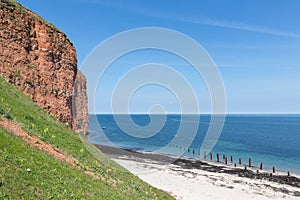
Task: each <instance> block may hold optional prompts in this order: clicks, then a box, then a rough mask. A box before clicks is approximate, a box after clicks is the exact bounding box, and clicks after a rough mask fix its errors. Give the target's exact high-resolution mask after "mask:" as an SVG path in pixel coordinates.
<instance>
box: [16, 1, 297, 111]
mask: <svg viewBox="0 0 300 200" xmlns="http://www.w3.org/2000/svg"><path fill="white" fill-rule="evenodd" d="M18 2H20V3H22V4H23V5H24V6H26V7H27V8H29V9H31V10H33V11H34V12H36V13H38V14H39V15H41V16H42V17H43V18H45V19H46V20H48V21H50V22H52V23H53V24H55V25H56V26H57V27H58V28H60V29H61V30H62V31H63V32H65V33H66V35H67V36H68V37H69V38H70V40H71V41H72V42H73V44H74V45H75V47H76V49H77V54H78V64H79V68H80V66H81V64H82V62H83V61H84V59H85V57H86V56H87V55H88V54H89V52H90V51H91V50H92V49H93V48H95V46H96V45H98V44H99V43H101V42H103V41H104V40H106V39H107V38H109V37H111V36H112V35H114V34H117V33H120V32H122V31H126V30H129V29H133V28H140V27H163V28H168V29H173V30H176V31H179V32H181V33H183V34H186V35H187V36H189V37H191V38H193V39H194V40H196V41H197V42H198V43H199V44H201V45H202V46H203V47H204V48H205V49H206V50H207V52H208V53H209V55H210V56H211V58H212V59H213V60H214V62H215V63H216V65H217V67H218V69H219V71H220V74H221V76H222V79H223V82H224V86H225V89H226V96H227V112H228V113H300V92H299V88H300V65H299V63H300V20H299V19H300V13H299V9H300V1H297V0H289V1H283V0H282V1H279V0H274V1H273V0H265V1H258V0H251V1H250V0H249V1H238V0H236V1H230V0H229V1H221V0H219V1H211V0H210V1H201V0H199V1H196V0H195V1H158V0H154V1H138V0H134V1H102V0H72V1H71V0H51V1H32V0H19V1H18ZM147 62H156V63H164V64H167V65H170V66H173V67H174V69H176V70H177V71H179V72H180V73H181V74H183V75H184V76H185V77H186V79H187V80H189V81H190V84H191V85H192V87H193V89H194V90H195V91H196V94H197V97H198V99H199V104H200V111H201V112H210V108H211V105H210V101H209V100H210V99H209V93H208V92H207V91H206V88H205V84H204V83H203V81H202V80H201V77H199V76H197V75H196V74H195V71H194V70H193V68H192V66H189V64H187V63H185V62H184V61H183V60H182V59H180V58H178V57H176V56H174V55H170V54H169V53H166V52H159V51H154V50H152V51H151V50H146V51H141V52H135V53H131V54H129V55H127V56H124V57H122V58H120V59H119V60H118V61H116V62H115V63H114V64H113V65H112V66H111V67H110V68H109V70H108V71H107V73H106V74H105V76H104V77H103V81H102V82H103V83H105V84H103V83H100V84H99V90H98V91H97V92H96V93H95V99H96V100H95V101H96V102H97V106H96V112H110V101H111V100H110V99H111V97H110V96H111V91H112V89H113V87H114V86H115V84H116V83H117V81H118V79H119V78H120V77H121V76H122V75H123V74H124V73H126V71H128V70H130V69H132V68H133V67H136V66H137V65H140V64H143V63H147ZM89 92H91V91H89ZM153 104H163V105H164V106H165V108H166V110H167V111H168V112H178V111H179V107H178V105H177V104H178V102H177V101H176V98H175V97H174V95H172V94H171V93H170V91H168V90H166V89H163V88H160V87H158V86H157V85H152V86H151V85H150V86H147V87H144V88H141V89H140V90H139V91H137V92H136V93H135V95H134V96H133V97H132V101H131V102H130V105H129V107H130V110H131V111H132V112H146V111H148V110H149V107H151V105H153Z"/></svg>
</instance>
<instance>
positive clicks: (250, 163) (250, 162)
mask: <svg viewBox="0 0 300 200" xmlns="http://www.w3.org/2000/svg"><path fill="white" fill-rule="evenodd" d="M249 167H252V159H251V158H249Z"/></svg>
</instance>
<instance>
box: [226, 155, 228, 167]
mask: <svg viewBox="0 0 300 200" xmlns="http://www.w3.org/2000/svg"><path fill="white" fill-rule="evenodd" d="M227 164H228V159H227V156H226V157H225V165H227Z"/></svg>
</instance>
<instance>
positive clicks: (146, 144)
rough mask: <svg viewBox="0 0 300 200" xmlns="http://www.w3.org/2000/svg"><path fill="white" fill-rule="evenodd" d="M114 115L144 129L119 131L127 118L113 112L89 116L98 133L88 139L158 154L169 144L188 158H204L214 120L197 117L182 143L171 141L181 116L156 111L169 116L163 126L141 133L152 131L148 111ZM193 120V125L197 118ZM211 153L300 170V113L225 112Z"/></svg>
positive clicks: (209, 117)
mask: <svg viewBox="0 0 300 200" xmlns="http://www.w3.org/2000/svg"><path fill="white" fill-rule="evenodd" d="M116 116H117V117H118V119H122V117H124V118H126V117H131V118H132V120H133V122H134V123H136V124H137V125H139V126H140V127H141V129H137V130H138V131H139V132H140V134H141V137H140V136H139V135H138V134H139V133H138V134H137V133H136V131H135V134H137V135H134V134H131V133H128V131H127V132H126V131H124V130H121V128H122V127H124V126H126V120H124V121H123V122H122V120H119V121H118V122H116V121H115V119H114V116H113V115H108V114H105V115H90V124H89V129H90V131H91V132H92V133H94V134H92V136H91V137H90V138H89V140H90V141H91V142H92V143H96V144H101V145H109V146H116V147H118V148H125V149H131V150H136V151H141V152H156V151H157V150H159V149H161V148H162V147H167V150H168V152H167V154H169V155H172V154H174V155H175V154H177V153H178V152H179V151H183V152H184V153H183V156H184V157H191V158H195V159H204V158H203V152H200V156H199V155H198V151H199V149H200V147H201V144H202V142H203V139H204V136H205V134H206V133H207V129H208V126H209V123H210V122H211V116H210V115H196V117H198V118H199V122H197V120H196V121H195V123H196V126H197V127H198V130H197V132H196V134H195V135H193V137H191V136H190V134H189V131H190V130H189V128H188V127H187V128H185V129H184V132H185V133H186V137H183V138H182V143H181V142H180V141H179V142H178V141H177V142H176V144H175V143H172V142H171V141H172V139H173V138H174V137H176V134H177V131H178V129H179V127H180V124H181V123H182V122H183V121H182V120H184V117H183V116H182V115H166V116H163V115H152V116H151V117H152V119H156V120H159V119H160V118H161V119H162V120H163V119H164V117H166V121H165V122H164V123H163V126H162V128H161V130H159V131H158V132H157V133H156V132H155V133H154V134H153V135H152V136H149V137H144V136H143V133H145V132H147V131H150V132H151V131H152V129H151V130H147V125H149V123H150V122H151V118H150V116H149V115H130V116H125V115H116ZM116 116H115V117H116ZM194 119H195V116H194ZM120 123H123V124H120ZM124 123H125V124H124ZM189 123H190V124H191V126H194V125H193V121H191V122H189ZM120 125H121V126H120ZM128 126H129V125H128ZM129 127H130V126H129ZM133 129H134V127H133V128H132V130H133ZM156 131H157V130H156ZM189 137H191V138H189ZM185 140H190V141H191V144H190V145H189V146H185V145H186V144H187V143H186V141H185ZM211 152H212V153H213V157H214V159H215V155H216V153H219V154H220V155H221V157H222V155H223V154H225V155H227V156H228V158H229V157H230V156H233V159H234V162H236V163H237V162H238V159H239V158H242V160H243V163H245V164H247V163H248V159H249V158H252V162H253V165H254V166H259V164H260V163H261V162H262V163H263V164H264V168H270V169H271V168H272V167H273V166H276V168H277V169H278V170H281V171H287V170H289V171H291V172H295V173H299V174H300V115H227V116H226V117H225V123H224V127H223V130H222V133H221V135H220V138H219V140H218V141H217V143H216V145H215V146H214V148H213V149H212V150H211ZM207 153H208V152H207ZM207 159H208V158H207Z"/></svg>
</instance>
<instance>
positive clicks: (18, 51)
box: [0, 1, 88, 130]
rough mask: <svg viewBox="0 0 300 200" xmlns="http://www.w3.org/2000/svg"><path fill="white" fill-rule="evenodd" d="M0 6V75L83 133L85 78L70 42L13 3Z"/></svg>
mask: <svg viewBox="0 0 300 200" xmlns="http://www.w3.org/2000/svg"><path fill="white" fill-rule="evenodd" d="M0 8H1V10H0V76H1V77H3V78H4V79H5V80H7V81H8V82H10V83H12V84H14V85H16V86H17V87H18V88H19V89H21V90H22V91H23V92H24V93H25V94H26V95H27V96H29V97H30V98H31V99H32V100H33V101H34V102H35V103H36V104H37V105H38V106H40V107H41V108H43V109H44V110H46V111H47V112H48V113H50V114H52V115H54V116H55V117H56V118H57V119H59V120H60V121H61V122H63V123H68V124H69V125H70V126H71V128H73V129H76V130H87V126H88V125H87V123H88V112H87V98H86V83H85V82H86V80H85V78H84V76H83V75H82V74H81V73H78V70H77V59H76V50H75V48H74V46H73V45H72V43H71V42H70V41H69V40H68V38H67V37H66V35H65V34H64V33H62V32H61V31H59V30H58V29H57V28H55V27H54V26H53V25H52V24H50V23H48V22H46V21H44V20H43V19H42V18H40V17H39V16H38V15H36V14H35V13H33V12H31V11H29V10H27V9H26V8H24V7H22V6H21V5H20V4H18V3H10V2H9V1H1V2H0ZM76 77H78V78H77V79H76V85H78V87H75V83H74V82H75V78H76ZM74 89H75V90H74ZM72 105H73V106H74V109H72ZM77 107H78V108H77Z"/></svg>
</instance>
